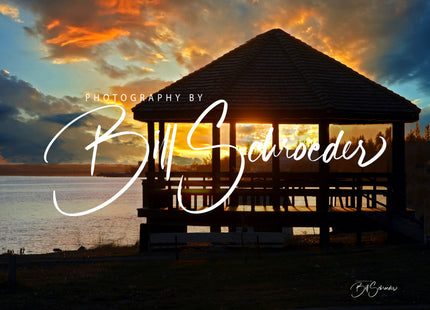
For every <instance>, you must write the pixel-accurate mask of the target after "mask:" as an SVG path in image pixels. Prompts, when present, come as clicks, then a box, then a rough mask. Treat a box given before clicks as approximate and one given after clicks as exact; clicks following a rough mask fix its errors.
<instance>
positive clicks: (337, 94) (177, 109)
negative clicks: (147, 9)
mask: <svg viewBox="0 0 430 310" xmlns="http://www.w3.org/2000/svg"><path fill="white" fill-rule="evenodd" d="M158 94H161V95H163V96H160V98H166V96H165V95H166V94H180V95H181V96H180V97H179V100H161V101H155V102H154V101H150V100H148V99H147V100H145V101H143V102H141V103H139V104H138V105H136V106H135V107H134V108H133V112H134V118H135V119H136V120H139V121H142V122H146V123H147V128H148V142H149V145H150V147H151V149H153V147H154V146H155V130H154V128H155V123H156V122H158V128H159V140H160V141H162V140H163V139H164V134H165V132H164V130H165V129H164V128H165V124H166V123H194V122H195V121H196V119H197V118H198V117H199V115H200V114H201V113H202V112H203V111H204V110H205V109H206V107H207V106H209V105H210V104H211V103H213V102H214V101H216V100H218V99H224V100H226V101H227V102H228V113H227V116H226V119H225V122H226V123H228V124H229V140H230V141H229V144H230V145H236V124H238V123H265V124H271V125H272V127H273V128H274V130H273V136H272V143H273V144H276V145H277V146H279V126H280V124H317V125H318V137H319V143H320V145H321V149H322V150H323V149H324V148H325V147H326V146H327V145H328V144H329V138H330V137H329V126H330V124H338V125H343V124H391V125H392V171H391V172H388V173H364V172H360V173H340V172H331V171H330V164H329V163H324V162H323V161H320V162H319V163H318V171H317V172H307V173H292V172H282V171H280V163H279V158H277V157H274V158H273V159H272V171H271V172H270V173H254V174H252V173H245V174H244V175H243V178H242V180H241V182H240V183H239V186H238V188H237V189H236V191H235V192H234V194H233V195H232V196H231V197H230V198H229V199H228V200H227V201H226V202H225V204H224V206H223V207H220V208H218V209H217V210H216V211H213V212H209V213H205V214H197V215H196V214H189V213H187V212H185V211H182V210H180V209H179V208H178V207H177V197H176V188H177V186H178V179H177V177H180V176H181V175H183V176H184V178H185V183H184V190H183V196H184V201H185V202H186V203H187V204H188V206H189V207H190V208H194V209H198V208H201V207H204V206H207V205H210V204H211V203H212V202H214V201H216V200H217V197H219V196H220V195H222V193H224V192H225V191H226V189H227V188H228V186H229V184H231V182H232V180H233V179H234V176H235V175H236V171H237V162H236V154H235V152H234V150H231V151H230V156H229V171H228V172H222V171H221V164H220V162H221V156H220V149H219V148H218V149H213V150H212V171H211V172H210V173H203V172H181V173H178V172H175V173H172V179H171V180H169V181H167V180H165V174H164V171H163V170H162V169H160V165H158V168H157V165H156V162H155V159H154V158H152V156H149V161H148V169H147V172H146V175H145V177H144V178H143V180H142V182H143V206H142V208H140V209H138V216H140V217H146V218H147V223H146V224H142V226H141V249H145V247H146V243H147V240H146V239H147V232H148V231H149V230H150V231H151V232H155V231H185V230H184V229H186V225H207V226H211V231H219V227H220V226H228V227H230V228H231V230H234V227H237V226H243V225H247V226H252V227H260V228H261V229H268V228H269V227H272V228H273V227H275V228H276V229H278V228H279V227H282V226H286V227H301V226H307V227H315V226H316V227H320V245H321V247H322V248H327V246H328V244H329V227H333V226H335V225H337V224H342V223H343V224H345V223H347V225H352V227H355V228H356V230H357V241H358V242H359V241H360V238H361V234H360V231H361V228H360V227H361V226H360V225H362V224H363V223H364V222H366V220H367V219H368V218H369V217H366V216H365V214H366V210H367V208H374V209H377V210H378V211H380V212H379V213H378V214H381V215H382V218H383V220H379V222H380V223H381V225H382V226H384V225H385V226H384V227H385V228H387V230H389V231H392V229H393V226H394V225H393V220H392V219H393V216H397V215H396V214H405V213H406V211H407V203H406V182H405V140H404V137H405V123H407V122H415V121H417V120H418V118H419V113H420V109H419V108H417V107H416V106H415V105H414V104H412V103H411V102H410V101H409V100H407V99H405V98H403V97H401V96H399V95H397V94H395V93H394V92H392V91H390V90H389V89H387V88H385V87H383V86H381V85H379V84H378V83H375V82H373V81H371V80H369V79H368V78H366V77H364V76H363V75H360V74H359V73H357V72H355V71H354V70H352V69H350V68H349V67H347V66H345V65H343V64H342V63H340V62H338V61H336V60H334V59H333V58H330V57H329V56H327V55H325V54H323V53H321V52H319V51H317V50H315V49H314V48H312V47H310V46H309V45H307V44H305V43H303V42H302V41H300V40H298V39H296V38H294V37H292V36H290V35H289V34H287V33H285V32H284V31H282V30H280V29H273V30H270V31H268V32H266V33H263V34H260V35H258V36H257V37H255V38H253V39H251V40H249V41H248V42H246V43H245V44H243V45H241V46H239V47H237V48H236V49H234V50H232V51H230V52H228V53H227V54H225V55H223V56H222V57H220V58H218V59H216V60H215V61H213V62H211V63H210V64H208V65H206V66H204V67H203V68H201V69H199V70H197V71H195V72H193V73H191V74H189V75H187V76H185V77H183V78H182V79H180V80H178V81H177V82H175V83H173V84H171V85H169V86H167V87H166V88H164V89H162V90H160V91H159V92H158V93H156V94H154V97H156V96H157V95H158ZM189 94H202V95H203V96H202V101H201V102H200V101H197V100H196V101H194V102H190V101H189ZM219 117H220V113H217V112H216V111H212V112H211V113H209V114H208V115H207V116H206V117H205V119H204V121H205V122H209V123H212V143H213V144H214V145H215V144H220V129H219V128H217V127H216V126H215V124H216V122H217V121H218V120H219ZM175 177H176V179H175ZM296 196H302V197H304V198H305V201H306V207H307V209H306V210H296V212H292V211H290V210H289V208H288V204H291V199H294V197H296ZM310 196H313V197H315V201H316V205H315V206H308V203H307V199H306V197H310ZM262 197H263V198H262ZM267 197H269V198H267ZM334 197H344V198H346V200H345V199H344V200H342V199H340V201H341V202H342V201H345V204H347V206H342V208H338V209H336V206H335V205H334V204H333V198H334ZM381 197H383V198H384V199H380V198H381ZM249 198H250V199H249ZM249 201H252V202H249ZM364 201H367V205H365V206H363V202H364ZM369 201H370V203H369ZM382 201H383V202H382ZM241 204H251V205H252V207H253V208H251V211H238V209H237V206H238V205H241ZM255 204H264V206H266V205H267V204H269V205H271V206H272V207H273V208H272V209H271V211H272V212H255V208H254V206H255ZM281 205H283V209H281V207H280V206H281ZM345 207H348V208H345ZM345 210H349V211H351V210H352V211H355V212H345ZM348 223H349V224H348ZM360 223H361V224H360ZM169 225H170V226H169ZM148 227H150V228H148ZM169 227H171V228H169Z"/></svg>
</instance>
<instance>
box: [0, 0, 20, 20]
mask: <svg viewBox="0 0 430 310" xmlns="http://www.w3.org/2000/svg"><path fill="white" fill-rule="evenodd" d="M0 14H2V15H5V16H9V17H11V18H12V19H13V20H14V21H16V22H17V23H22V20H20V19H19V10H18V9H17V8H16V7H14V6H12V5H9V4H6V3H0Z"/></svg>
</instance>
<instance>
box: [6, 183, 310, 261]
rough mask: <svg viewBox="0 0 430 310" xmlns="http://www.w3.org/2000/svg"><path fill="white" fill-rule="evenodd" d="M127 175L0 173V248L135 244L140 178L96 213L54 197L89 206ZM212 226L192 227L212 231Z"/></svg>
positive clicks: (43, 249)
mask: <svg viewBox="0 0 430 310" xmlns="http://www.w3.org/2000/svg"><path fill="white" fill-rule="evenodd" d="M128 180H129V179H128V178H103V177H29V176H0V253H4V252H6V251H7V250H14V251H15V253H19V249H20V248H25V253H26V254H32V253H48V252H52V250H53V249H54V248H60V249H62V250H76V249H78V248H79V247H80V246H84V247H86V248H91V247H95V246H98V245H101V244H107V243H114V244H117V245H132V244H135V243H136V242H137V241H138V239H139V225H140V223H142V222H144V219H143V218H138V217H137V210H136V209H137V208H140V207H141V205H142V187H141V182H140V180H137V181H136V182H135V183H134V184H133V185H132V186H131V187H130V188H129V189H128V190H127V191H126V192H125V193H124V194H123V195H122V196H121V197H119V198H118V199H117V200H115V201H114V202H113V203H111V204H110V205H108V206H106V207H105V208H103V209H101V210H99V211H96V212H94V213H91V214H88V215H84V216H79V217H70V216H65V215H62V214H61V213H59V212H58V211H57V210H56V209H55V206H54V204H53V202H52V191H53V190H55V191H56V194H57V201H58V205H59V207H60V208H61V209H62V210H63V211H65V212H80V211H85V210H88V209H90V208H93V207H95V206H98V205H99V204H101V203H103V202H105V201H106V200H108V199H109V198H110V197H112V196H113V195H115V193H117V192H118V191H119V190H120V189H121V188H122V187H123V186H124V185H125V184H126V183H127V182H128ZM208 230H209V228H208V227H189V228H188V231H189V232H196V231H197V232H207V231H208ZM303 233H308V234H314V233H317V234H318V229H317V228H316V229H313V228H294V234H303Z"/></svg>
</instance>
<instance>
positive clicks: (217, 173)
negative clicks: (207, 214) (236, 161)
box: [211, 122, 224, 232]
mask: <svg viewBox="0 0 430 310" xmlns="http://www.w3.org/2000/svg"><path fill="white" fill-rule="evenodd" d="M220 141H221V135H220V128H218V127H217V126H216V123H215V122H213V123H212V145H218V144H220ZM212 178H213V179H212V192H213V198H214V199H213V201H214V203H215V202H217V201H218V200H219V199H220V198H221V197H220V189H221V184H220V182H221V149H220V148H213V149H212ZM222 211H224V207H223V206H219V207H218V208H217V209H216V210H215V212H222ZM211 232H221V226H220V225H211Z"/></svg>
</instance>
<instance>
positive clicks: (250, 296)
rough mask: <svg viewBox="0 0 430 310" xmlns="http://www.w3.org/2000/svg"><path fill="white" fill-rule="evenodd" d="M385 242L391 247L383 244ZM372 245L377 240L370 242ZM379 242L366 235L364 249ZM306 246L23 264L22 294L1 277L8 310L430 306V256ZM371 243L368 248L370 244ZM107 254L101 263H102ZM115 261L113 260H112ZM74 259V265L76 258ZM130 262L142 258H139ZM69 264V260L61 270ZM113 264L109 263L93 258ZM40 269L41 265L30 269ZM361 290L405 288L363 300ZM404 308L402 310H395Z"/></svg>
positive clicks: (1, 302) (393, 249) (418, 249)
mask: <svg viewBox="0 0 430 310" xmlns="http://www.w3.org/2000/svg"><path fill="white" fill-rule="evenodd" d="M379 237H380V238H379V239H378V240H381V238H382V239H383V236H379ZM366 238H367V239H366ZM372 238H375V235H371V234H365V236H364V238H363V239H364V240H369V241H370V240H371V239H372ZM312 239H313V237H304V238H303V240H298V241H297V240H296V241H294V242H290V243H289V244H287V245H286V249H283V250H276V251H275V250H264V251H257V249H251V248H248V249H237V250H229V251H227V252H226V251H225V250H224V251H222V252H219V251H218V252H217V251H214V250H213V249H211V248H207V249H204V250H193V249H184V250H182V251H181V253H180V254H179V258H180V259H179V260H175V259H165V258H166V257H174V255H173V256H172V254H174V253H166V252H160V251H158V252H152V253H150V254H146V255H141V256H139V255H137V249H136V248H127V249H125V250H124V252H122V255H126V256H121V249H118V248H116V249H112V248H109V247H105V248H104V249H98V250H92V251H81V253H77V252H74V253H68V254H67V255H64V253H63V254H55V255H57V256H52V255H51V256H49V255H46V256H38V257H35V256H30V255H28V256H27V255H26V256H25V257H19V259H18V261H21V262H25V261H26V260H27V262H28V263H26V264H22V265H20V266H19V267H18V269H17V287H16V290H15V292H11V291H10V290H9V289H8V288H7V283H6V281H7V270H5V268H3V269H2V270H0V309H37V308H40V309H134V308H139V309H287V308H293V307H321V306H345V305H356V306H362V305H380V306H381V305H385V306H390V305H403V306H404V307H403V308H402V309H410V307H411V306H412V305H414V304H430V295H429V294H428V293H429V291H430V290H429V287H430V278H429V277H428V275H429V274H430V264H429V257H430V256H429V255H430V250H429V249H427V248H423V247H422V246H411V245H408V246H387V245H380V246H377V247H360V248H357V247H354V246H348V245H347V244H346V246H343V247H342V246H338V245H336V244H337V242H336V240H342V239H343V240H344V241H345V240H348V238H347V237H345V236H337V237H333V238H332V239H333V241H335V242H334V243H333V244H334V247H332V249H331V250H330V251H329V252H327V253H322V252H320V251H319V250H317V249H316V247H314V246H313V242H314V240H312ZM365 243H366V242H365ZM97 251H99V252H98V254H97ZM112 251H113V252H112ZM72 254H73V255H72ZM130 254H136V255H133V256H130ZM61 255H63V257H64V256H67V257H69V258H66V259H64V260H63V261H61V260H59V258H60V257H61ZM106 255H120V256H119V257H118V256H117V257H111V258H110V257H108V258H107V257H105V259H103V260H97V259H95V258H87V259H86V260H85V261H82V260H73V258H78V257H81V258H84V257H87V256H92V257H100V256H101V257H103V256H106ZM36 258H37V259H40V258H44V260H42V261H36ZM30 260H32V261H33V262H30ZM356 280H375V281H376V282H377V283H378V284H383V285H394V286H398V290H397V291H396V292H380V293H379V294H378V295H377V296H375V297H374V298H369V297H367V296H362V297H360V298H357V299H353V298H352V297H351V296H350V287H351V285H352V284H353V283H354V282H355V281H356ZM393 307H394V306H393ZM396 309H397V308H396Z"/></svg>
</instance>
